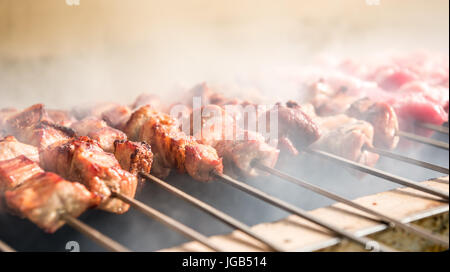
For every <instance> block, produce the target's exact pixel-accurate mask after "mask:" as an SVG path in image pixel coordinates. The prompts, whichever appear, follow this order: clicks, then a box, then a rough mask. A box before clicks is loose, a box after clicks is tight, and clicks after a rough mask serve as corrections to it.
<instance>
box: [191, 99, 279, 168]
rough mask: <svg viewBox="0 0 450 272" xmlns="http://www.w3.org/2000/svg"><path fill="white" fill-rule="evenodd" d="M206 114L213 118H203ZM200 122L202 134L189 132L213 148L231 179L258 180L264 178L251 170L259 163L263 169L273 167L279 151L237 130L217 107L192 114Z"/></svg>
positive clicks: (252, 134)
mask: <svg viewBox="0 0 450 272" xmlns="http://www.w3.org/2000/svg"><path fill="white" fill-rule="evenodd" d="M201 111H208V112H210V113H212V112H216V114H210V115H207V114H202V113H201ZM194 114H199V115H200V116H202V118H201V130H200V131H198V132H195V131H192V132H193V133H194V137H195V138H196V139H198V141H199V142H200V143H202V144H206V145H209V146H212V147H213V148H215V149H216V150H217V153H218V154H219V156H220V157H221V158H222V159H223V161H224V165H225V166H226V167H225V171H226V172H227V174H230V175H234V176H257V175H260V174H265V172H261V171H258V170H257V169H255V168H253V166H252V163H253V162H255V161H258V162H260V163H262V164H264V165H266V166H269V167H273V166H275V164H276V162H277V159H278V155H279V150H278V149H276V148H275V147H272V146H270V145H269V144H267V143H266V141H265V138H264V137H263V136H262V135H261V134H259V133H257V132H253V131H248V130H244V129H241V128H239V127H236V124H235V122H234V120H233V118H232V117H231V116H230V115H228V114H227V113H226V112H225V110H224V109H222V108H221V107H219V106H217V105H208V106H205V107H203V108H202V109H198V110H196V111H194V112H193V113H192V114H191V121H192V120H193V116H192V115H194Z"/></svg>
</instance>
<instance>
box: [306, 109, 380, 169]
mask: <svg viewBox="0 0 450 272" xmlns="http://www.w3.org/2000/svg"><path fill="white" fill-rule="evenodd" d="M302 108H303V109H304V111H305V112H307V113H308V114H309V116H311V117H312V118H313V119H314V120H315V122H316V123H317V124H318V125H319V126H320V127H321V129H322V131H323V134H322V137H321V138H320V139H319V140H318V141H317V142H315V143H313V144H312V145H311V147H313V148H318V149H320V150H323V151H326V152H330V153H333V154H335V155H338V156H341V157H344V158H346V159H349V160H352V161H355V162H358V163H362V164H365V165H368V166H374V165H375V164H376V163H377V161H378V158H379V156H378V154H375V153H372V152H369V151H367V150H366V149H365V148H364V147H366V146H368V147H372V146H373V135H374V130H373V127H372V125H371V124H370V123H368V122H366V121H362V120H357V119H355V118H351V117H349V116H347V115H345V114H338V115H334V116H327V117H319V116H317V115H316V113H315V110H314V106H312V105H311V104H305V105H302Z"/></svg>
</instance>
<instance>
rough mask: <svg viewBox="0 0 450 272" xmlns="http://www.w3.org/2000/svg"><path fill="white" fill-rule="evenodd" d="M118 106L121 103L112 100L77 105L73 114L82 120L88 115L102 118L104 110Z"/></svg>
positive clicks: (72, 111)
mask: <svg viewBox="0 0 450 272" xmlns="http://www.w3.org/2000/svg"><path fill="white" fill-rule="evenodd" d="M118 106H120V105H119V104H117V103H111V102H102V103H94V104H89V105H83V106H78V107H75V108H73V109H72V110H71V114H72V115H73V116H74V117H75V118H76V119H78V120H82V119H84V118H86V117H95V118H97V119H102V115H103V113H104V112H106V111H108V110H110V109H112V108H114V107H118Z"/></svg>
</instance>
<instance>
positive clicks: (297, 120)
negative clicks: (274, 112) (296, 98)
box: [267, 104, 321, 150]
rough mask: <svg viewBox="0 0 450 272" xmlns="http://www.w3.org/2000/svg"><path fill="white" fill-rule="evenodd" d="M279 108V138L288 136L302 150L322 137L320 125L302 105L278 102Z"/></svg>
mask: <svg viewBox="0 0 450 272" xmlns="http://www.w3.org/2000/svg"><path fill="white" fill-rule="evenodd" d="M277 109H278V130H279V133H278V134H279V135H278V138H279V139H281V138H288V139H289V140H290V141H291V142H292V144H293V145H294V146H295V148H296V149H297V150H301V149H303V148H305V147H307V146H309V145H311V144H312V143H314V142H315V141H317V140H318V139H319V138H320V134H321V132H320V130H319V127H318V126H317V125H316V123H315V122H314V121H313V119H312V118H311V117H310V116H308V114H306V113H305V112H304V111H303V110H302V108H301V107H300V106H293V105H292V104H287V105H286V106H285V105H282V104H278V105H277ZM267 120H269V119H268V117H267Z"/></svg>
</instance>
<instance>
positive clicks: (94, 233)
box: [62, 215, 130, 252]
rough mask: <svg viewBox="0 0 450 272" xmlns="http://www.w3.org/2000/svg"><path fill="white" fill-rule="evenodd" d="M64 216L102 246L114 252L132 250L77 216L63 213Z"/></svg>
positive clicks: (67, 221) (68, 222) (70, 224)
mask: <svg viewBox="0 0 450 272" xmlns="http://www.w3.org/2000/svg"><path fill="white" fill-rule="evenodd" d="M62 218H63V220H64V221H66V223H67V224H68V225H69V226H71V227H72V228H74V229H76V230H77V231H79V232H81V233H83V234H84V235H86V236H87V237H89V238H91V239H92V240H93V241H94V242H96V243H97V244H99V245H101V246H102V247H104V248H106V249H108V250H110V251H113V252H130V250H129V249H128V248H126V247H124V246H122V245H121V244H119V243H117V242H116V241H114V240H112V239H111V238H109V237H107V236H105V235H104V234H103V233H101V232H99V231H98V230H96V229H94V228H92V227H90V226H88V225H86V224H85V223H83V222H81V221H80V220H78V219H77V218H75V217H73V216H70V215H63V216H62Z"/></svg>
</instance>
